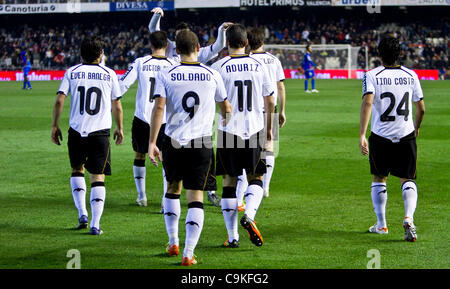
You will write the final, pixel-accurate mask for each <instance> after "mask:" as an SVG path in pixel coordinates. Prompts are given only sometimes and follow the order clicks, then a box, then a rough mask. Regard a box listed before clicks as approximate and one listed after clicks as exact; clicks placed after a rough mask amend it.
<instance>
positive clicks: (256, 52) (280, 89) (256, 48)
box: [248, 28, 286, 197]
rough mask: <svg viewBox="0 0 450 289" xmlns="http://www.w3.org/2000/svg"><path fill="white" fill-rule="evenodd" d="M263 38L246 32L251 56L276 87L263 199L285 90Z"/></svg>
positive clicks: (282, 116)
mask: <svg viewBox="0 0 450 289" xmlns="http://www.w3.org/2000/svg"><path fill="white" fill-rule="evenodd" d="M264 38H265V35H264V31H263V30H262V29H260V28H252V29H250V30H249V31H248V44H249V46H250V50H251V55H252V56H253V57H254V58H256V59H258V60H259V61H260V62H261V63H262V64H264V65H266V67H267V71H268V73H269V77H270V79H271V81H272V82H273V83H274V86H275V87H276V89H275V91H274V94H273V100H274V103H275V114H274V122H273V125H272V129H273V131H272V137H273V139H272V141H270V142H268V143H267V145H266V147H267V149H266V154H265V158H266V166H267V172H266V173H265V174H264V179H263V185H264V197H269V188H270V180H271V178H272V173H273V169H274V167H275V156H274V141H277V140H278V126H279V127H283V126H284V124H285V123H286V113H285V103H286V90H285V87H284V82H283V81H284V79H285V76H284V70H283V66H282V65H281V62H280V60H278V58H277V57H275V56H274V55H272V54H270V53H269V52H266V51H264V49H263V45H264Z"/></svg>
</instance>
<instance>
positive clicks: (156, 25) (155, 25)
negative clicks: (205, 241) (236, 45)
mask: <svg viewBox="0 0 450 289" xmlns="http://www.w3.org/2000/svg"><path fill="white" fill-rule="evenodd" d="M151 12H152V13H154V14H153V16H152V18H151V19H150V23H149V24H148V28H149V30H150V32H154V31H157V30H160V21H161V17H163V16H164V11H163V10H162V9H161V8H159V7H157V8H154V9H153V10H152V11H151ZM231 24H233V23H231V22H224V23H223V24H222V25H220V27H219V29H218V30H219V32H218V35H217V39H216V42H214V43H213V44H211V45H209V46H206V47H201V48H200V51H199V53H198V61H199V62H201V63H203V64H206V63H207V62H208V61H210V60H211V59H213V58H215V57H217V55H218V53H219V52H220V51H221V50H222V49H223V48H224V47H225V31H226V29H227V28H228V27H229V26H230V25H231ZM175 29H176V31H175V35H177V34H178V33H179V32H180V31H182V30H190V28H189V24H187V23H186V22H181V23H179V24H178V25H177V26H176V28H175ZM168 42H169V45H168V47H167V49H166V55H167V56H168V57H171V58H173V59H176V60H178V61H179V59H180V56H179V55H178V53H177V51H176V43H175V42H174V41H171V40H170V39H169V40H168ZM208 200H209V201H210V202H211V203H212V204H213V205H214V206H216V207H219V206H220V199H219V198H218V197H217V195H216V193H215V192H214V191H208Z"/></svg>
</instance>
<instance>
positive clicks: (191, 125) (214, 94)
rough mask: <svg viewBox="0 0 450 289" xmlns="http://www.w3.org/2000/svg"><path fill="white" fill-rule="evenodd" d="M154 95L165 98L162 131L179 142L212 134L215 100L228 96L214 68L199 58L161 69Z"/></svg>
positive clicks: (183, 143)
mask: <svg viewBox="0 0 450 289" xmlns="http://www.w3.org/2000/svg"><path fill="white" fill-rule="evenodd" d="M155 97H164V98H166V116H167V123H166V129H165V134H166V135H167V136H169V137H170V138H172V139H174V140H176V141H177V142H178V143H180V144H181V145H186V144H187V143H188V142H189V141H190V140H193V139H196V138H200V137H205V136H212V129H213V122H214V116H215V111H216V102H223V101H225V100H226V99H227V94H226V90H225V87H224V84H223V80H222V78H221V77H220V74H219V73H218V72H217V71H214V70H212V69H210V68H209V67H207V66H205V65H203V64H201V63H200V62H183V61H182V62H181V63H180V64H179V65H176V66H173V67H170V68H166V69H164V70H162V71H161V72H160V73H159V74H158V77H157V79H156V88H155Z"/></svg>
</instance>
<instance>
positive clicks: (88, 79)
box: [52, 37, 123, 235]
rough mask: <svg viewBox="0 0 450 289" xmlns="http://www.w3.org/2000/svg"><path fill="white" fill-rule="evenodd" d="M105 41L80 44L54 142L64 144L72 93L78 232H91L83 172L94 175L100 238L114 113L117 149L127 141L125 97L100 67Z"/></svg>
mask: <svg viewBox="0 0 450 289" xmlns="http://www.w3.org/2000/svg"><path fill="white" fill-rule="evenodd" d="M102 54H103V42H102V41H101V40H100V39H99V38H96V37H86V38H85V39H84V40H83V42H82V43H81V57H82V59H83V63H81V64H78V65H75V66H72V67H70V68H69V69H68V70H67V71H66V73H65V75H64V78H63V80H62V81H61V85H60V87H59V90H58V94H57V96H56V101H55V105H54V109H53V123H52V141H53V142H54V143H55V144H57V145H60V144H61V143H60V141H62V133H61V130H60V128H59V125H58V123H59V119H60V117H61V114H62V110H63V106H64V101H65V98H66V96H67V94H68V93H69V92H70V96H71V101H70V119H69V125H70V128H69V137H68V142H67V144H68V148H69V158H70V165H71V167H72V177H71V178H70V186H71V188H72V196H73V200H74V202H75V206H76V208H77V209H78V223H79V224H78V229H84V228H87V225H88V212H87V210H86V182H85V179H84V170H85V168H86V169H87V171H88V172H89V173H90V181H91V195H90V204H91V213H92V219H91V223H90V234H91V235H100V234H101V233H102V230H101V229H100V218H101V216H102V213H103V207H104V203H105V195H106V190H105V175H111V154H110V142H109V135H110V129H111V124H112V120H111V111H112V114H113V116H114V120H115V122H116V128H115V130H114V139H115V141H116V145H119V144H121V143H122V141H123V125H122V105H121V102H120V98H121V94H120V87H119V82H118V79H117V75H116V73H115V72H114V71H113V70H112V69H110V68H108V67H105V66H100V65H99V62H100V59H101V57H102Z"/></svg>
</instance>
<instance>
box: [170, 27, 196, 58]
mask: <svg viewBox="0 0 450 289" xmlns="http://www.w3.org/2000/svg"><path fill="white" fill-rule="evenodd" d="M175 45H176V47H177V49H178V51H179V52H180V54H184V55H188V54H191V53H192V52H194V51H195V50H196V49H197V46H198V37H197V35H195V33H194V32H192V31H190V30H182V31H180V32H179V33H178V34H177V36H176V37H175Z"/></svg>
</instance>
